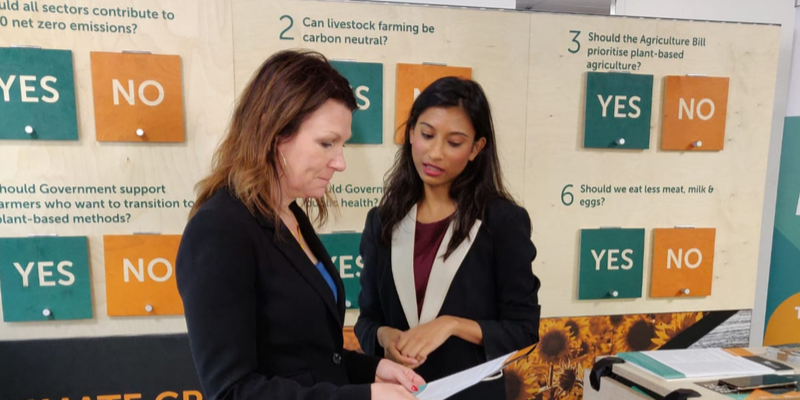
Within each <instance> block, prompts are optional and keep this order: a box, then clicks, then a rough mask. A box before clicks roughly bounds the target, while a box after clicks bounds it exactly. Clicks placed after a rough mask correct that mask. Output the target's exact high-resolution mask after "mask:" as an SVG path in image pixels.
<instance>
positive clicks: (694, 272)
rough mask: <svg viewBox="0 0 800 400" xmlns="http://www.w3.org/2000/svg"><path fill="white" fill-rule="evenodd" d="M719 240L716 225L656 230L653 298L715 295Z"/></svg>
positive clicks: (651, 290) (652, 281)
mask: <svg viewBox="0 0 800 400" xmlns="http://www.w3.org/2000/svg"><path fill="white" fill-rule="evenodd" d="M715 239H716V229H714V228H688V229H687V228H675V229H655V230H654V231H653V273H652V280H651V282H650V297H685V296H709V295H711V282H712V280H713V278H714V243H715Z"/></svg>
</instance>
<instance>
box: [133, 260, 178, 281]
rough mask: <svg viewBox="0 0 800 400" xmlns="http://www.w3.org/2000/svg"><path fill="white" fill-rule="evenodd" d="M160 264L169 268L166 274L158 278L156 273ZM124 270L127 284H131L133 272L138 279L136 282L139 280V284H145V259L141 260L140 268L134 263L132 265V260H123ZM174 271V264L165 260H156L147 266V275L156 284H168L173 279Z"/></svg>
mask: <svg viewBox="0 0 800 400" xmlns="http://www.w3.org/2000/svg"><path fill="white" fill-rule="evenodd" d="M158 264H164V266H165V267H167V269H166V273H165V274H163V275H162V276H158V275H156V273H155V272H154V271H155V266H156V265H158ZM122 269H123V277H122V279H123V280H124V281H125V282H130V273H131V272H132V273H133V276H134V277H135V278H136V280H138V281H139V282H144V259H142V258H140V259H139V266H138V267H136V266H135V265H133V263H131V260H129V259H127V258H123V259H122ZM172 270H173V268H172V264H171V263H170V262H169V261H167V260H166V259H163V258H154V259H153V260H151V261H150V262H149V263H148V264H147V275H149V276H150V279H152V280H154V281H156V282H166V281H167V280H169V278H171V277H172Z"/></svg>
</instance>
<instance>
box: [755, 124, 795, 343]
mask: <svg viewBox="0 0 800 400" xmlns="http://www.w3.org/2000/svg"><path fill="white" fill-rule="evenodd" d="M765 321H766V322H765V328H766V331H765V333H764V344H766V345H774V344H782V343H792V342H794V343H797V342H800V329H798V327H800V117H787V118H786V119H785V123H784V128H783V144H782V147H781V162H780V172H779V174H778V196H777V200H776V203H775V227H774V230H773V234H772V256H771V258H770V267H769V287H768V289H767V310H766V318H765Z"/></svg>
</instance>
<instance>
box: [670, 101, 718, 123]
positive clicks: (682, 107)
mask: <svg viewBox="0 0 800 400" xmlns="http://www.w3.org/2000/svg"><path fill="white" fill-rule="evenodd" d="M703 104H708V106H709V111H708V113H707V114H703V110H702V107H703ZM695 110H697V117H698V118H700V119H702V120H703V121H708V120H709V119H711V117H713V116H714V110H715V107H714V102H713V101H711V99H701V100H700V102H698V103H697V107H695V105H694V98H692V99H691V101H690V102H689V104H688V105H687V104H686V99H684V98H681V99H680V101H679V102H678V119H683V113H684V112H686V117H687V118H688V119H694V112H695Z"/></svg>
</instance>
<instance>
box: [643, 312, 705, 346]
mask: <svg viewBox="0 0 800 400" xmlns="http://www.w3.org/2000/svg"><path fill="white" fill-rule="evenodd" d="M702 318H703V313H699V312H697V313H680V314H674V318H673V319H672V322H671V323H669V324H664V323H661V324H658V326H656V337H655V338H653V339H652V341H653V344H655V345H656V346H658V347H661V346H663V345H665V344H667V342H669V341H670V340H672V339H673V338H674V337H675V336H677V335H678V334H679V333H681V332H683V331H684V330H686V328H688V327H690V326H692V325H694V324H696V323H697V322H698V321H700V320H701V319H702Z"/></svg>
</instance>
